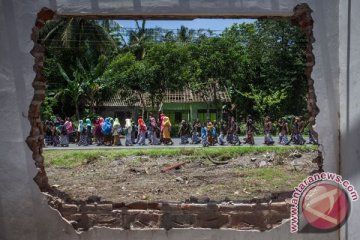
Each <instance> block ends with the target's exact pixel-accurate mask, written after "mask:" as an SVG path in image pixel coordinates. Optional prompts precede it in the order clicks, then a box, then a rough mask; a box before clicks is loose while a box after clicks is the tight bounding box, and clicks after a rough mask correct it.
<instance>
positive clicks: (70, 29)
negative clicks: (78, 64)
mask: <svg viewBox="0 0 360 240" xmlns="http://www.w3.org/2000/svg"><path fill="white" fill-rule="evenodd" d="M39 42H40V43H41V44H43V45H45V46H46V47H48V48H51V49H59V50H61V49H64V48H65V49H72V50H73V51H74V53H76V52H82V51H84V49H90V50H92V51H94V53H95V54H97V55H98V56H99V55H101V54H104V53H106V52H108V51H111V50H114V49H116V47H117V44H116V41H114V39H113V38H112V37H111V35H110V34H109V33H108V32H107V31H106V30H105V29H104V28H103V27H101V26H100V25H99V24H98V23H97V22H96V21H95V20H87V19H82V18H61V19H59V20H51V21H48V22H47V23H46V24H45V26H44V27H43V28H42V30H41V31H40V34H39Z"/></svg>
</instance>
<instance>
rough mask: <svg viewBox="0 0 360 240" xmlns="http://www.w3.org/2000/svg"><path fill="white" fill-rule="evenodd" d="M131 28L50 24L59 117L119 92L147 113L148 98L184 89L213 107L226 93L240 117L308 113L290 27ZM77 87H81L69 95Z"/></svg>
mask: <svg viewBox="0 0 360 240" xmlns="http://www.w3.org/2000/svg"><path fill="white" fill-rule="evenodd" d="M136 26H137V27H136V28H135V29H132V30H128V31H126V32H127V35H124V34H123V33H124V31H123V30H122V27H121V25H120V24H118V23H116V22H112V21H109V20H107V21H93V20H83V19H76V18H74V19H61V20H58V21H56V22H50V23H49V24H47V26H46V28H45V29H44V31H43V32H42V33H41V34H40V36H41V37H40V40H41V43H42V44H43V45H45V46H46V49H47V52H46V61H45V71H44V73H45V76H46V77H47V79H48V82H49V88H48V91H49V92H51V91H53V92H57V93H60V92H61V93H62V94H63V98H62V103H61V104H58V105H57V106H56V104H52V105H51V108H52V109H53V110H54V111H57V112H60V110H61V109H60V107H59V106H60V105H63V104H68V105H69V106H73V107H74V109H78V110H77V111H78V112H76V115H77V117H80V115H81V112H82V111H84V110H85V109H90V110H91V111H96V109H95V107H96V105H97V104H98V103H99V102H101V101H103V100H105V99H106V98H108V97H110V96H111V95H112V94H115V93H118V92H119V91H120V92H122V94H123V98H124V101H127V102H129V103H131V102H134V101H137V102H141V103H142V105H143V112H144V111H145V110H146V109H145V105H146V104H145V102H144V96H145V94H147V95H148V96H149V97H150V100H151V103H152V106H153V107H154V108H156V107H157V106H159V104H160V103H161V102H162V100H163V97H164V95H163V94H164V92H165V90H169V91H173V90H181V89H185V88H188V89H191V90H192V91H194V92H196V93H199V94H203V95H204V96H205V95H207V94H209V89H210V90H211V92H212V93H211V94H214V98H213V99H214V103H215V104H216V92H217V91H220V90H222V91H227V92H228V93H229V95H230V97H231V101H232V104H233V105H235V106H236V107H235V108H236V110H237V113H238V116H246V115H247V114H252V115H254V116H255V117H258V118H260V117H263V116H264V115H270V116H272V117H273V118H278V117H281V116H285V115H292V114H297V115H303V114H305V113H306V92H307V84H306V80H305V75H304V68H305V47H306V40H305V37H304V35H303V33H302V32H301V31H300V30H299V29H298V28H297V27H294V26H291V24H290V23H289V22H288V21H285V20H258V21H256V22H254V23H243V24H233V25H232V26H229V27H228V28H226V29H225V30H224V31H223V32H222V33H221V34H214V33H213V32H212V31H211V30H204V29H200V30H194V29H188V28H186V27H184V26H182V27H181V28H180V29H179V30H177V31H173V30H166V29H160V28H157V29H148V28H146V21H136ZM95 39H96V40H95ZM59 46H61V47H59ZM74 82H77V83H78V85H76V86H79V89H80V86H81V88H82V89H81V90H79V89H78V91H77V90H75V88H74V89H73V88H72V87H73V85H72V84H73V83H74ZM66 89H67V90H66ZM70 89H73V90H74V92H76V91H77V93H76V94H75V95H74V93H72V92H71V91H70ZM65 90H66V91H65ZM129 92H131V93H134V94H127V93H129ZM77 95H78V96H77ZM74 98H76V99H77V100H76V103H75V100H74ZM204 99H205V98H204ZM76 105H78V106H76ZM219 107H221V105H219ZM46 109H47V113H48V112H49V107H47V108H46ZM62 112H63V114H67V115H72V114H74V112H71V111H69V110H64V109H62Z"/></svg>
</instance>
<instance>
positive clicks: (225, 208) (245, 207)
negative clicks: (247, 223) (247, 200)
mask: <svg viewBox="0 0 360 240" xmlns="http://www.w3.org/2000/svg"><path fill="white" fill-rule="evenodd" d="M255 207H256V205H255V204H234V205H220V206H219V211H220V212H238V211H253V210H254V208H255Z"/></svg>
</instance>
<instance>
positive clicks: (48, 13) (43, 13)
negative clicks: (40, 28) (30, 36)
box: [37, 7, 55, 21]
mask: <svg viewBox="0 0 360 240" xmlns="http://www.w3.org/2000/svg"><path fill="white" fill-rule="evenodd" d="M54 15H55V12H54V11H52V10H51V9H49V8H45V7H44V8H42V9H41V10H40V12H38V14H37V18H38V19H41V20H43V21H47V20H50V19H52V18H53V17H54Z"/></svg>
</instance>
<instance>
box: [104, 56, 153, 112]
mask: <svg viewBox="0 0 360 240" xmlns="http://www.w3.org/2000/svg"><path fill="white" fill-rule="evenodd" d="M150 75H151V72H150V71H149V66H148V64H147V63H146V62H145V61H137V60H136V57H135V55H134V54H132V53H125V54H119V55H118V56H117V57H115V59H114V60H113V61H112V62H111V63H110V65H109V66H108V67H107V69H106V71H105V72H104V74H103V76H102V78H103V79H104V80H106V81H109V82H110V85H111V86H112V88H113V89H114V90H115V91H116V90H118V91H120V94H121V96H122V97H123V98H124V100H125V101H126V102H127V103H128V104H129V105H132V104H134V103H135V102H140V103H141V106H142V115H144V113H145V111H146V99H145V93H147V92H148V90H149V87H148V86H149V81H148V79H149V76H150Z"/></svg>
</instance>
